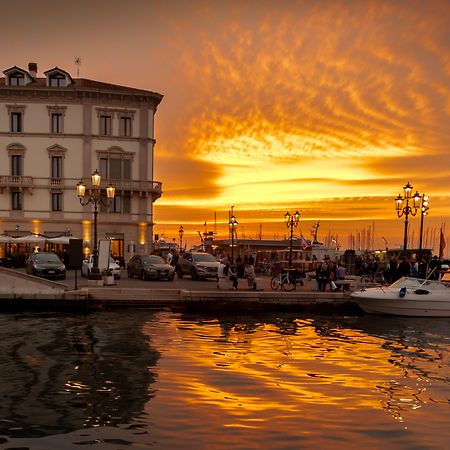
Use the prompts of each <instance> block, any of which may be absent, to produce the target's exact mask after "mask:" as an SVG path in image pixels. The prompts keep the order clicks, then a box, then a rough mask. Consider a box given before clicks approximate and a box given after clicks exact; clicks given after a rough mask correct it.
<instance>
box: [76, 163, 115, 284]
mask: <svg viewBox="0 0 450 450" xmlns="http://www.w3.org/2000/svg"><path fill="white" fill-rule="evenodd" d="M101 180H102V177H101V176H100V173H99V171H98V170H95V172H94V173H93V174H92V175H91V181H92V185H91V187H90V189H89V195H88V196H86V185H85V184H84V183H83V180H80V181H79V182H78V183H77V195H78V198H79V199H80V203H81V204H82V205H83V206H85V205H88V204H89V203H92V204H93V205H94V246H93V251H92V253H93V257H94V258H93V260H94V261H93V262H94V265H93V267H92V272H91V276H90V279H92V280H98V279H101V275H100V271H99V268H98V247H97V216H98V205H99V204H100V203H101V204H103V205H105V206H108V205H109V203H110V201H111V200H113V199H114V195H115V193H116V188H115V187H113V186H112V185H111V184H109V186H108V187H107V188H106V197H107V200H106V201H105V200H104V199H103V198H102V196H101V190H100V183H101Z"/></svg>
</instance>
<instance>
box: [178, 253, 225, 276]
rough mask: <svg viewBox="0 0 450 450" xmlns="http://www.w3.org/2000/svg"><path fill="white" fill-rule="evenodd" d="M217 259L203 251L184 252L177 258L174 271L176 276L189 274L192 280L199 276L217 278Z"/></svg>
mask: <svg viewBox="0 0 450 450" xmlns="http://www.w3.org/2000/svg"><path fill="white" fill-rule="evenodd" d="M219 264H220V263H219V261H217V260H216V258H215V257H214V256H213V255H211V254H210V253H205V252H185V253H183V254H182V255H180V257H179V258H178V261H177V266H176V272H177V275H178V278H183V276H184V275H190V276H191V278H192V279H193V280H198V279H200V278H217V270H218V268H219Z"/></svg>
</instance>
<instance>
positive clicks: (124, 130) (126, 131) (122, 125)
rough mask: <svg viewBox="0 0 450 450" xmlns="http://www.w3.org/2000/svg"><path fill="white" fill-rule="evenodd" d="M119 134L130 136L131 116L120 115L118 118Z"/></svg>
mask: <svg viewBox="0 0 450 450" xmlns="http://www.w3.org/2000/svg"><path fill="white" fill-rule="evenodd" d="M119 134H120V136H126V137H130V136H131V117H121V118H120V119H119Z"/></svg>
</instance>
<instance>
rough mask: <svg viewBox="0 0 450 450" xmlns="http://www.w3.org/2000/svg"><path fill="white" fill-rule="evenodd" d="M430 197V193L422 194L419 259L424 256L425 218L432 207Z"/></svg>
mask: <svg viewBox="0 0 450 450" xmlns="http://www.w3.org/2000/svg"><path fill="white" fill-rule="evenodd" d="M429 199H430V198H429V197H428V195H426V194H423V195H422V205H421V207H420V236H419V255H418V257H419V260H420V258H421V257H422V237H423V218H424V217H425V216H426V215H427V214H428V210H429V209H430V207H429V203H430V202H429Z"/></svg>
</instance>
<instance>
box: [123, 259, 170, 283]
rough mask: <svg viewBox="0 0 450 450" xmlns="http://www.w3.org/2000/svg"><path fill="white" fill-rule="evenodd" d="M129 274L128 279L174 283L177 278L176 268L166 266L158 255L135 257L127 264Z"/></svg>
mask: <svg viewBox="0 0 450 450" xmlns="http://www.w3.org/2000/svg"><path fill="white" fill-rule="evenodd" d="M127 273H128V278H132V277H139V278H142V279H143V280H162V279H167V280H169V281H172V280H173V279H174V277H175V268H174V267H172V266H171V265H169V264H166V263H165V261H164V260H163V259H162V258H161V256H158V255H134V256H133V257H132V258H131V259H130V261H129V262H128V264H127Z"/></svg>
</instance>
